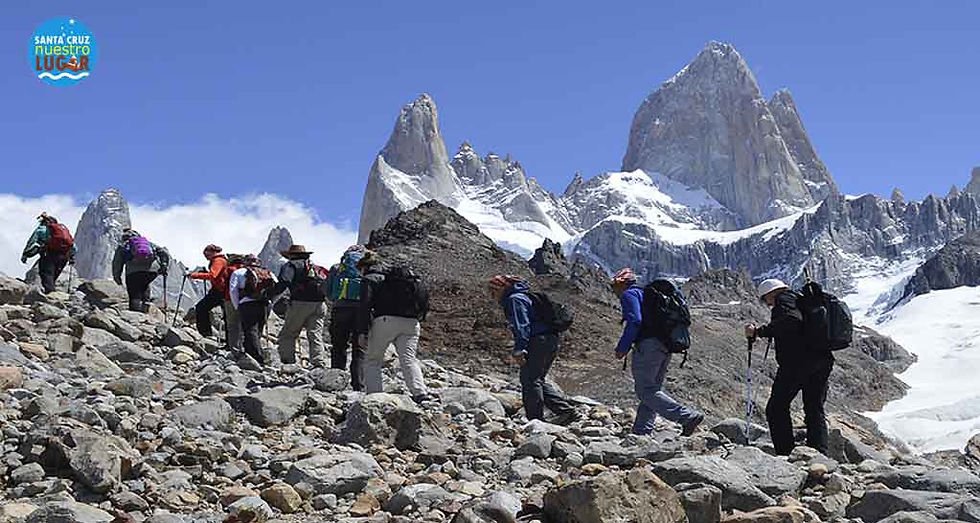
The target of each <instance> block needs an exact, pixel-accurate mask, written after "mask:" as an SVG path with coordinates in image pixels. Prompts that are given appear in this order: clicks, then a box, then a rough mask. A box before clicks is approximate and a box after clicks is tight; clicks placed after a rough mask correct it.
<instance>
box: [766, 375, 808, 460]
mask: <svg viewBox="0 0 980 523" xmlns="http://www.w3.org/2000/svg"><path fill="white" fill-rule="evenodd" d="M799 391H800V383H799V380H798V379H797V377H796V375H795V373H792V372H789V371H787V370H786V369H784V368H780V369H779V370H777V371H776V378H775V379H774V380H773V382H772V392H770V394H769V402H768V403H766V421H767V422H768V423H769V436H770V437H771V438H772V445H773V447H774V448H775V449H776V454H778V455H781V456H788V455H789V453H790V452H792V451H793V447H794V446H796V444H795V439H794V438H793V420H792V418H790V415H789V407H790V405H791V404H792V403H793V398H795V397H796V393H797V392H799Z"/></svg>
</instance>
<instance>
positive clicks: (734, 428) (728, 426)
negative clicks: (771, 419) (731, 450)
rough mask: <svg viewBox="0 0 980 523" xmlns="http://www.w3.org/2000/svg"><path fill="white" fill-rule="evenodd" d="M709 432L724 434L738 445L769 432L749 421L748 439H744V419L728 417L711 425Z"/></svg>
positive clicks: (745, 443) (747, 442) (746, 443)
mask: <svg viewBox="0 0 980 523" xmlns="http://www.w3.org/2000/svg"><path fill="white" fill-rule="evenodd" d="M711 432H714V433H715V434H719V435H722V436H725V437H726V438H728V440H729V441H731V442H732V443H738V444H739V445H748V444H749V442H750V441H755V440H757V439H759V438H761V437H763V436H765V435H766V434H768V433H769V431H768V430H766V428H765V427H763V426H761V425H756V424H755V423H750V424H749V441H746V440H745V420H744V419H737V418H728V419H725V420H722V421H720V422H718V424H717V425H715V426H714V427H711Z"/></svg>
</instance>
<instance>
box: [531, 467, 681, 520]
mask: <svg viewBox="0 0 980 523" xmlns="http://www.w3.org/2000/svg"><path fill="white" fill-rule="evenodd" d="M544 512H545V514H546V515H547V517H548V520H549V521H555V522H558V523H603V522H607V521H632V522H636V523H681V522H685V521H687V515H686V514H685V512H684V506H683V504H682V502H681V499H680V497H679V496H678V495H677V493H676V492H674V489H672V488H670V486H669V485H667V484H666V483H664V482H663V481H661V480H660V478H658V477H657V476H655V475H654V474H653V473H652V472H650V470H649V469H642V468H636V469H633V470H631V471H629V472H628V473H622V472H604V473H602V474H600V475H598V476H596V477H594V478H588V479H584V480H578V481H575V482H572V483H569V484H567V485H562V486H561V487H558V488H556V489H553V490H551V491H550V492H548V493H547V494H545V497H544Z"/></svg>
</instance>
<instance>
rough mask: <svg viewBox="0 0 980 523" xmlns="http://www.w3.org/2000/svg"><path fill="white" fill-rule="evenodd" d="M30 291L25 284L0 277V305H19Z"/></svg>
mask: <svg viewBox="0 0 980 523" xmlns="http://www.w3.org/2000/svg"><path fill="white" fill-rule="evenodd" d="M29 290H31V288H30V286H29V285H27V284H26V283H24V282H22V281H20V280H15V279H14V278H8V277H7V276H0V305H20V304H21V303H24V296H26V295H27V291H29Z"/></svg>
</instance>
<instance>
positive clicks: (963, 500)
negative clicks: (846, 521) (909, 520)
mask: <svg viewBox="0 0 980 523" xmlns="http://www.w3.org/2000/svg"><path fill="white" fill-rule="evenodd" d="M978 504H980V501H978V500H977V499H976V498H974V497H971V496H964V495H962V494H950V493H945V492H921V491H916V490H903V489H895V490H869V491H867V492H865V493H864V496H863V497H862V498H861V500H860V501H858V502H857V503H855V504H853V505H851V506H850V507H848V509H847V517H849V518H861V519H863V520H864V521H880V520H883V519H885V518H887V517H889V516H891V515H893V514H896V513H899V512H924V513H928V514H931V515H933V516H935V517H936V518H939V519H955V520H959V521H970V522H973V523H976V522H978V521H980V515H978V514H977V508H978Z"/></svg>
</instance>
